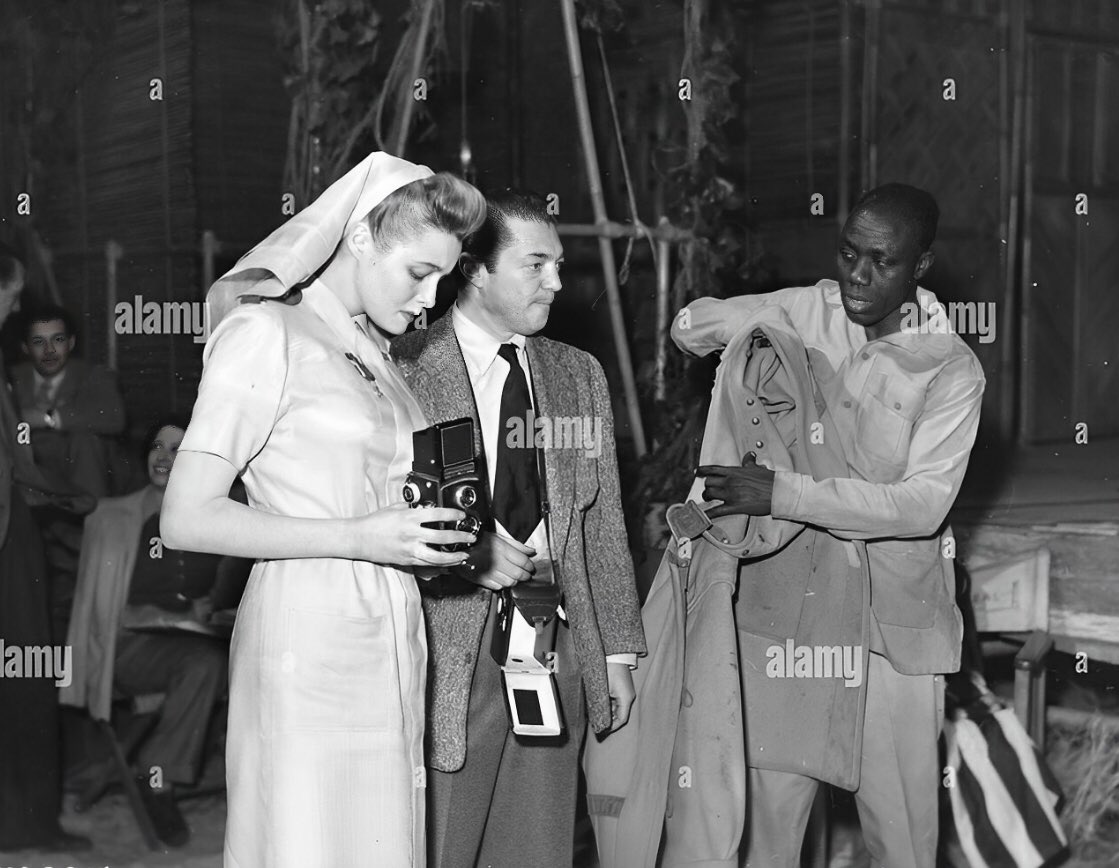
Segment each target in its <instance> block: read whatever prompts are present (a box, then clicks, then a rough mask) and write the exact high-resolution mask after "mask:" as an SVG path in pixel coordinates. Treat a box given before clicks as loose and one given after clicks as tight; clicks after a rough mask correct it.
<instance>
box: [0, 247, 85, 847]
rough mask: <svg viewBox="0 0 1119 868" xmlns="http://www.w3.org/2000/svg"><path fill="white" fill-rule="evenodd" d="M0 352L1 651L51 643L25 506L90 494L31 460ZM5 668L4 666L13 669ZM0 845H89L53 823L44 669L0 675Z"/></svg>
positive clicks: (19, 279) (11, 279) (71, 506)
mask: <svg viewBox="0 0 1119 868" xmlns="http://www.w3.org/2000/svg"><path fill="white" fill-rule="evenodd" d="M23 281H24V268H23V263H22V262H21V261H20V260H19V258H18V257H16V255H15V253H14V252H13V251H12V250H10V249H9V248H8V247H7V246H6V245H4V244H2V243H0V326H2V325H3V324H4V321H5V320H6V319H7V318H8V315H9V314H10V313H12V311H13V310H17V309H18V308H19V297H20V293H21V292H22V290H23ZM23 434H24V432H22V431H20V423H19V418H18V416H17V415H16V410H15V407H14V406H13V404H12V399H11V395H10V394H9V391H8V384H7V379H6V377H5V376H4V362H3V359H2V358H0V642H3V645H4V648H5V651H6V655H5V656H7V654H11V653H13V652H16V653H18V652H24V653H26V651H27V649H43V648H46V647H49V646H50V645H51V629H50V620H49V618H48V592H47V577H46V565H45V563H44V559H43V545H42V541H41V540H40V538H39V529H38V527H37V526H36V524H35V519H34V518H33V516H32V513H31V509H30V506H44V505H47V504H52V505H54V506H56V507H58V508H60V509H63V510H68V511H72V512H76V513H78V514H84V513H87V512H89V511H90V510H91V509H93V506H94V501H93V498H92V497H88V496H84V495H74V494H73V492H69V491H67V490H66V488H65V486H64V485H62V484H61V483H59V482H58V481H57V480H53V479H50V478H48V476H47V475H46V474H44V473H43V472H42V471H41V470H40V468H38V467H36V466H35V463H34V462H33V461H32V457H31V449H30V447H29V446H28V445H27V438H26V437H25V436H23ZM9 674H10V673H9ZM0 709H2V710H3V713H0V850H7V851H11V850H19V849H22V848H25V847H36V848H39V847H41V848H44V849H69V850H78V849H81V850H85V849H88V848H89V846H90V842H89V841H88V840H87V839H85V838H79V837H76V836H73V835H69V834H67V833H66V832H64V831H63V830H62V828H61V827H60V826H59V824H58V815H59V812H60V810H61V807H62V798H61V796H62V786H61V783H62V782H61V775H60V770H59V759H60V756H59V744H58V691H57V689H56V687H55V680H54V679H52V678H51V677H50V675H49V674H48V675H47V676H45V677H23V678H19V677H5V678H0Z"/></svg>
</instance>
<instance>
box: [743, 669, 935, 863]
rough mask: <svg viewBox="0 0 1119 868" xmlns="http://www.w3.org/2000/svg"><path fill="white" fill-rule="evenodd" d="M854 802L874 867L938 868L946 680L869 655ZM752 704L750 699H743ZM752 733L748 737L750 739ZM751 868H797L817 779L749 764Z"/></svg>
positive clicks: (747, 847) (748, 849)
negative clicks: (907, 670) (902, 671)
mask: <svg viewBox="0 0 1119 868" xmlns="http://www.w3.org/2000/svg"><path fill="white" fill-rule="evenodd" d="M866 692H867V695H866V722H865V725H864V731H863V758H862V772H861V780H860V784H859V788H858V789H857V790H856V791H855V802H856V804H857V806H858V811H859V822H860V823H861V825H862V830H863V838H864V841H865V842H866V847H867V850H868V851H869V852H870V856H871V865H872V866H873V868H935V865H936V842H937V831H938V829H937V824H938V808H937V798H938V796H937V794H938V788H939V786H940V773H939V768H938V766H939V762H938V758H937V739H938V738H939V735H940V729H941V723H942V721H943V719H944V678H943V677H942V676H939V675H935V676H934V675H900V674H899V673H897V672H895V671H894V668H893V667H892V666H891V665H890V662H889V661H888V660H887V659H886V658H885V657H883V656H881V655H879V654H871V655H870V664H869V671H868V673H867V685H866ZM746 701H749V698H748V697H747V698H746ZM748 737H749V734H747V738H748ZM749 771H750V796H749V802H750V818H749V828H748V829H747V835H746V841H748V844H746V845H745V846H744V848H743V849H744V850H745V851H746V855H745V861H744V862H743V865H745V866H747V868H798V866H799V865H800V851H801V844H802V842H803V841H804V832H805V827H806V826H807V824H808V814H809V811H810V810H811V808H812V800H813V798H814V797H815V795H816V788H817V787H818V786H819V781H817V780H815V779H814V778H809V777H805V776H804V775H797V774H790V773H788V772H777V771H770V770H768V769H757V768H751V769H750V770H749Z"/></svg>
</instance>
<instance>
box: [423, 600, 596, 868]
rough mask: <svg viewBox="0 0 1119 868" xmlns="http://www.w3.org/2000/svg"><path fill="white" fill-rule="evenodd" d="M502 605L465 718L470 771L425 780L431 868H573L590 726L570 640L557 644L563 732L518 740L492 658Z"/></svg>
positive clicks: (488, 632)
mask: <svg viewBox="0 0 1119 868" xmlns="http://www.w3.org/2000/svg"><path fill="white" fill-rule="evenodd" d="M496 609H497V606H496V600H495V601H493V602H491V604H490V613H489V618H488V619H487V621H486V628H485V631H484V632H483V634H482V648H481V653H480V654H479V655H478V665H477V667H476V669H475V670H474V682H473V685H472V686H471V691H470V704H469V706H468V709H467V718H466V763H465V764H464V765H463V767H462V768H461V769H459V770H458V771H457V772H450V773H447V772H439V771H434V770H432V771H431V772H430V773H429V775H428V781H427V785H428V799H429V810H428V828H429V832H428V852H429V856H430V858H429V864H430V865H431V866H432V868H474V866H475V865H477V866H479V868H524V866H526V865H531V866H533V868H553V866H554V868H571V854H572V839H573V837H574V827H575V799H576V789H577V787H578V780H579V751H580V749H581V747H582V743H583V734H584V733H585V731H586V726H587V718H586V709H585V706H584V699H583V679H582V676H581V675H580V673H579V667H578V663H577V662H576V660H575V648H574V645H573V644H572V641H571V631H570V629H569V628H568V627H567V625H566V624H564V623H562V622H561V624H560V628H559V630H558V632H557V637H556V661H557V662H556V676H555V677H556V686H557V689H558V690H559V695H560V703H561V706H562V708H563V714H564V723H565V724H566V731H565V732H564V734H563V735H560V736H557V737H555V738H536V737H525V736H515V735H513V732H512V730H511V728H510V723H509V715H508V712H507V711H506V709H505V699H504V691H505V688H504V686H503V685H502V683H501V670H500V668H499V667H498V665H497V664H496V663H495V662H494V661H493V658H492V657H491V656H490V653H489V649H490V643H491V641H492V638H493V631H494V625H495V623H496Z"/></svg>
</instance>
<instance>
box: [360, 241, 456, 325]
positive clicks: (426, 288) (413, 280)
mask: <svg viewBox="0 0 1119 868" xmlns="http://www.w3.org/2000/svg"><path fill="white" fill-rule="evenodd" d="M461 250H462V243H461V242H460V241H459V240H458V239H457V238H456V237H455V236H454V235H451V234H450V233H449V232H444V231H442V230H440V229H427V230H426V231H425V232H423V233H422V234H421V235H418V236H416V237H415V238H411V239H409V240H407V241H402V242H399V243H397V244H395V245H394V246H393V247H391V248H390V249H388V250H381V249H380V248H379V247H377V246H376V245H373V244H370V245H368V246H367V247H366V249H365V250H364V251H363V252H362V255H360V256H359V258H358V266H357V281H358V287H357V289H358V295H359V297H360V300H361V306H362V308H364V310H365V312H366V313H367V314H368V315H369V318H370V319H371V320H372V321H373V324H374V325H376V326H377V327H378V328H379V329H380V330H381V331H382V332H385V333H386V334H390V335H399V334H403V333H404V332H405V331H406V330H407V328H408V325H409V324H410V323H411V322H412V320H414V319H415V318H416V317H417V316H418V315H419V314H420V312H421V311H422V310H423V309H424V308H429V307H431V306H432V305H433V304H435V289H436V287H437V286H438V285H439V279H440V278H441V277H443V276H444V275H446V274H449V273H450V272H451V269H452V268H454V267H455V263H456V262H458V256H459V253H460V252H461Z"/></svg>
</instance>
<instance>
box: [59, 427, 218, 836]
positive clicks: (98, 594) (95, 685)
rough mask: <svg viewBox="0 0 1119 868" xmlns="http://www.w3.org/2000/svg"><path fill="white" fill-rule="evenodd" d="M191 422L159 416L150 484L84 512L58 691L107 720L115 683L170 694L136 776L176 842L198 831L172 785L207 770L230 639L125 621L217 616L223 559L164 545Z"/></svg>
mask: <svg viewBox="0 0 1119 868" xmlns="http://www.w3.org/2000/svg"><path fill="white" fill-rule="evenodd" d="M186 424H187V423H186V420H185V419H178V418H176V417H173V416H171V417H166V418H164V419H162V420H160V421H159V422H158V423H156V424H155V425H154V426H153V427H152V429H151V430H150V431H149V432H148V436H147V437H146V438H145V449H144V453H145V459H146V460H145V464H146V466H147V473H148V484H147V485H146V486H145V487H144V488H142V489H140V490H139V491H137V492H134V493H133V494H129V495H126V496H124V497H114V498H108V499H105V500H102V501H101V502H100V503H99V504H98V506H97V509H96V510H94V512H93V513H92V514H91V515H90V516H89V517H88V518H87V519H86V523H85V533H84V535H83V538H82V556H81V560H80V566H79V569H78V591H77V594H76V596H75V599H74V613H73V616H72V618H71V621H70V631H69V635H68V638H67V644H69V645H70V646H71V647H72V648H73V649H74V659H75V671H74V679H73V681H72V683H71V684H70V685H69V687H64V688H63V689H62V691H61V697H60V698H61V702H62V703H63V704H65V705H76V706H82V707H86V706H88V707H89V709H90V712H91V714H92V715H93V716H94V717H95V718H98V719H102V720H107V719H108V718H109V715H110V711H111V702H112V696H113V691H114V689H119V690H121V691H123V692H124V693H126V694H127V695H130V696H134V695H138V694H143V693H163V694H165V699H164V702H163V706H162V708H161V709H160V713H159V720H158V721H157V723H156V725H155V728H154V729H153V730H152V732H151V733H150V734H149V735H148V736H147V737H146V738H145V739H144V741H143V743H142V744H141V745H140V748H139V753H138V755H137V757H136V774H137V777H138V778H139V779H140V787H139V789H140V794H141V796H142V797H143V798H144V800H145V802H146V803H147V808H148V813H149V815H150V816H151V818H152V822H153V825H154V826H155V829H156V834H157V835H158V836H159V839H160V840H161V841H163V843H165V844H167V845H169V846H180V845H182V844H185V843H186V841H187V840H188V838H189V836H190V830H189V828H188V827H187V825H186V822H185V821H184V820H183V817H182V814H181V813H180V812H179V809H178V806H177V805H176V804H175V799H174V788H173V785H174V784H181V785H190V784H193V783H194V782H195V781H196V780H197V778H198V776H199V774H200V772H201V770H202V763H203V758H204V749H205V746H206V732H207V729H208V727H209V723H210V718H211V717H212V715H213V711H214V708H215V706H216V705H217V703H218V700H219V699H220V698H221V695H222V693H223V691H224V690H225V683H226V668H227V666H228V652H227V648H226V646H225V642H224V641H223V640H220V639H215V638H214V637H210V636H202V635H191V634H189V633H186V632H183V633H180V634H171V633H166V632H159V633H151V632H142V631H134V630H131V629H128V627H127V625H128V624H129V623H130V622H133V623H135V622H140V621H143V620H144V618H145V616H147V619H148V620H151V615H152V613H153V612H154V613H166V614H167V615H179V616H180V617H182V618H189V617H190V616H191V615H192V614H193V615H194V616H195V618H196V620H198V621H199V622H202V623H205V622H206V621H207V619H208V616H209V610H210V607H209V605H208V602H209V594H210V591H211V589H212V587H213V585H214V581H215V579H216V577H217V572H218V566H219V561H220V558H219V557H218V556H216V555H208V554H198V553H195V552H180V551H174V550H172V549H170V548H167V547H164V546H162V545H161V544H160V543H159V516H160V510H161V508H162V505H163V492H164V489H165V488H166V486H167V480H168V478H169V476H170V473H171V468H172V466H173V465H174V462H175V456H176V454H177V452H178V449H179V444H180V442H181V441H182V439H183V434H184V433H185V431H186ZM130 614H132V615H133V617H132V618H129V615H130ZM156 769H158V774H155V773H153V770H156Z"/></svg>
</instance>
